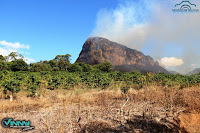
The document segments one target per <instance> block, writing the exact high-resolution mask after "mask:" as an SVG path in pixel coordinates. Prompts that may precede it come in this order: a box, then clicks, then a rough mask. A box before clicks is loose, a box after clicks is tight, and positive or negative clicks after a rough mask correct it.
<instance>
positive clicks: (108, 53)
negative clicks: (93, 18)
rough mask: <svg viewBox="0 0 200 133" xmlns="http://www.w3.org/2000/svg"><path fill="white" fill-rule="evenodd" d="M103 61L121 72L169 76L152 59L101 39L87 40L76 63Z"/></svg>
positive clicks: (93, 63)
mask: <svg viewBox="0 0 200 133" xmlns="http://www.w3.org/2000/svg"><path fill="white" fill-rule="evenodd" d="M105 61H109V62H111V63H112V65H113V67H114V70H117V71H121V72H130V71H134V70H138V71H140V72H153V73H158V72H164V73H166V74H170V73H169V72H168V71H167V70H166V69H164V68H162V67H161V66H160V65H159V63H158V62H154V59H153V58H152V57H150V56H146V55H144V54H143V53H142V52H140V51H137V50H135V49H131V48H128V47H126V46H124V45H121V44H119V43H116V42H112V41H109V40H108V39H106V38H101V37H90V38H88V39H87V40H86V42H85V43H84V45H83V47H82V51H81V53H80V54H79V57H78V59H77V60H76V62H85V63H87V64H90V65H95V64H99V63H103V62H105Z"/></svg>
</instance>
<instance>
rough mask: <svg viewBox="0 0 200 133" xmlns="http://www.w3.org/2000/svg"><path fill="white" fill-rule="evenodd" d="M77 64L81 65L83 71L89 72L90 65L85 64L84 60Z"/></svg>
mask: <svg viewBox="0 0 200 133" xmlns="http://www.w3.org/2000/svg"><path fill="white" fill-rule="evenodd" d="M78 64H79V66H81V67H82V70H83V72H89V71H91V70H92V67H91V66H90V65H89V64H86V63H84V62H80V63H78Z"/></svg>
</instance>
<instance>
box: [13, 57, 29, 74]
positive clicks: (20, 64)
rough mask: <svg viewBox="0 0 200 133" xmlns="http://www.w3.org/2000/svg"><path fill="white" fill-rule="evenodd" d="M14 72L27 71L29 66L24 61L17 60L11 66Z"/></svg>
mask: <svg viewBox="0 0 200 133" xmlns="http://www.w3.org/2000/svg"><path fill="white" fill-rule="evenodd" d="M11 70H12V71H27V70H28V64H27V63H26V62H25V61H24V60H23V59H15V60H14V61H12V64H11Z"/></svg>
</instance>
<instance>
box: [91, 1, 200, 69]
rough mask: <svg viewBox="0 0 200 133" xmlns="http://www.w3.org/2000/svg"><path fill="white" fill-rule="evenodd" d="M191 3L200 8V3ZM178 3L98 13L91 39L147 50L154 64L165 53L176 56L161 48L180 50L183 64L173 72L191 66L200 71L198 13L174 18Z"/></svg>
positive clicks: (124, 6) (125, 6) (131, 5)
mask: <svg viewBox="0 0 200 133" xmlns="http://www.w3.org/2000/svg"><path fill="white" fill-rule="evenodd" d="M190 2H191V3H195V4H196V5H197V7H198V8H199V7H200V5H199V2H197V1H194V0H191V1H190ZM178 3H180V1H175V0H174V1H170V0H169V1H156V0H153V1H147V0H144V1H139V2H138V1H137V2H131V1H125V2H122V3H120V4H119V6H118V7H117V8H116V9H114V10H108V9H103V10H101V11H99V13H98V14H97V22H96V27H95V29H94V31H93V32H92V34H91V35H92V36H100V37H105V38H108V39H110V40H112V41H116V42H119V43H121V44H124V45H126V46H128V47H130V48H134V49H137V50H142V49H145V48H148V51H149V53H150V56H153V57H154V59H157V60H158V59H159V58H160V59H161V58H164V56H165V55H164V53H166V52H168V56H171V57H174V56H175V54H176V53H170V52H171V51H165V49H164V48H163V47H164V46H165V45H167V44H170V43H172V44H176V47H179V48H180V49H181V58H182V60H183V62H184V64H183V65H181V66H177V67H176V68H175V70H176V71H178V72H182V73H186V72H187V71H190V70H191V69H193V68H194V66H192V64H198V65H197V66H196V67H200V66H199V65H200V59H199V57H200V55H199V54H198V53H199V52H198V50H199V49H200V45H199V42H200V37H199V35H200V25H199V24H200V13H197V14H175V13H173V12H172V9H173V8H175V6H174V5H175V4H178ZM174 47H175V46H174ZM171 49H173V47H172V48H171ZM170 54H171V55H170ZM177 58H179V57H177Z"/></svg>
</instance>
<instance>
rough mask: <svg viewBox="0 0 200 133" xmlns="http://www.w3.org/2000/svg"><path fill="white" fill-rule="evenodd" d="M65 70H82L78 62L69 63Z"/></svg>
mask: <svg viewBox="0 0 200 133" xmlns="http://www.w3.org/2000/svg"><path fill="white" fill-rule="evenodd" d="M67 70H68V71H69V72H81V71H82V67H81V66H80V65H79V63H74V64H71V65H70V66H69V67H68V68H67Z"/></svg>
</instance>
